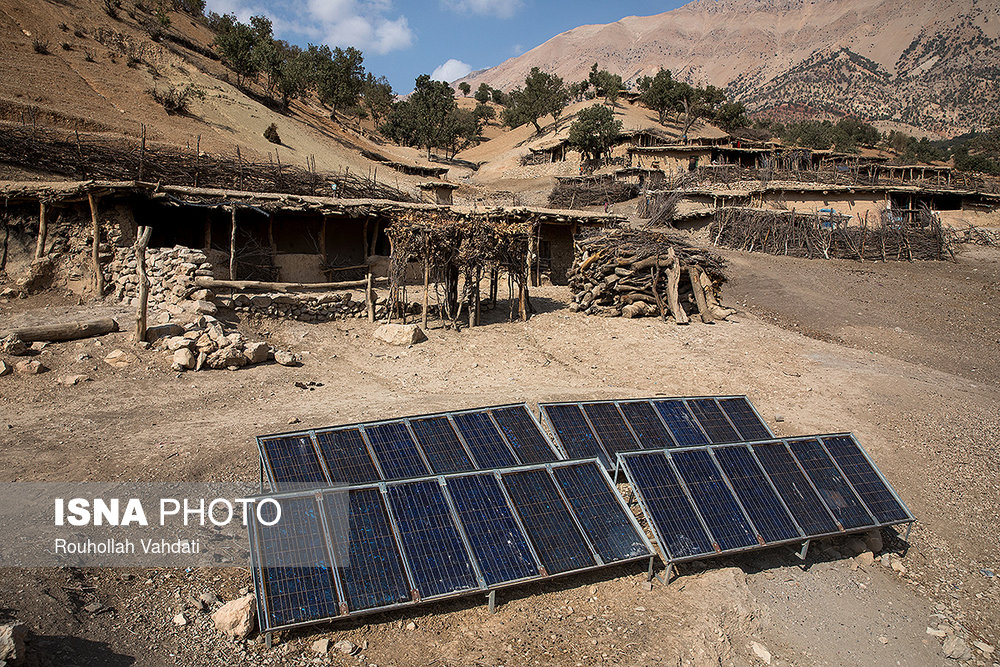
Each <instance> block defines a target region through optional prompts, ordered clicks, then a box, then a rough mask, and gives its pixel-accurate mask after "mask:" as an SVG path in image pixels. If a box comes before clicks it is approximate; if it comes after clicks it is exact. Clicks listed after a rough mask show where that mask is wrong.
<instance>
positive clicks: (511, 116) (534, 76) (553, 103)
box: [504, 67, 569, 132]
mask: <svg viewBox="0 0 1000 667" xmlns="http://www.w3.org/2000/svg"><path fill="white" fill-rule="evenodd" d="M568 101H569V93H568V92H567V91H566V86H564V85H563V80H562V79H561V78H560V77H558V76H555V75H554V74H549V73H548V72H543V71H541V70H540V69H539V68H537V67H532V68H531V72H530V73H529V74H528V76H527V78H525V80H524V88H523V89H522V88H515V89H514V90H513V91H511V93H510V100H509V103H508V104H507V108H506V109H505V110H504V123H505V124H506V125H508V126H509V127H519V126H521V125H524V124H525V123H531V124H532V125H534V126H535V132H541V131H542V128H541V126H540V125H539V124H538V119H539V118H541V117H542V116H545V115H547V114H552V116H553V117H554V118H555V120H556V122H557V123H558V122H559V115H560V114H561V113H562V110H563V109H564V108H565V107H566V103H567V102H568Z"/></svg>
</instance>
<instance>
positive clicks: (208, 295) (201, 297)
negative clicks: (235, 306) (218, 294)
mask: <svg viewBox="0 0 1000 667" xmlns="http://www.w3.org/2000/svg"><path fill="white" fill-rule="evenodd" d="M188 298H189V299H191V300H192V301H214V300H215V295H214V294H212V290H209V289H200V290H196V291H194V292H191V296H189V297H188Z"/></svg>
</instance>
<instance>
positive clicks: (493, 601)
mask: <svg viewBox="0 0 1000 667" xmlns="http://www.w3.org/2000/svg"><path fill="white" fill-rule="evenodd" d="M489 601H490V613H491V614H495V613H497V592H496V591H490V594H489Z"/></svg>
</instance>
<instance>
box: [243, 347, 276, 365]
mask: <svg viewBox="0 0 1000 667" xmlns="http://www.w3.org/2000/svg"><path fill="white" fill-rule="evenodd" d="M243 355H244V356H245V357H246V358H247V361H248V362H249V363H251V364H261V363H264V362H265V361H267V360H268V359H269V358H270V357H271V346H270V345H268V344H267V343H247V344H246V347H245V348H244V349H243Z"/></svg>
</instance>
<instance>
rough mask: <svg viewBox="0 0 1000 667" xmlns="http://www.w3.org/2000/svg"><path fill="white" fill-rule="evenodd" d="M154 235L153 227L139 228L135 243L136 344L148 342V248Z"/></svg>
mask: <svg viewBox="0 0 1000 667" xmlns="http://www.w3.org/2000/svg"><path fill="white" fill-rule="evenodd" d="M152 235H153V228H152V227H139V234H138V237H137V238H136V241H135V266H136V272H137V273H138V274H139V303H138V305H137V306H136V309H135V343H136V344H137V345H138V344H139V343H142V342H143V341H145V340H146V306H147V305H148V303H149V277H148V276H147V275H146V246H148V245H149V237H150V236H152Z"/></svg>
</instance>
